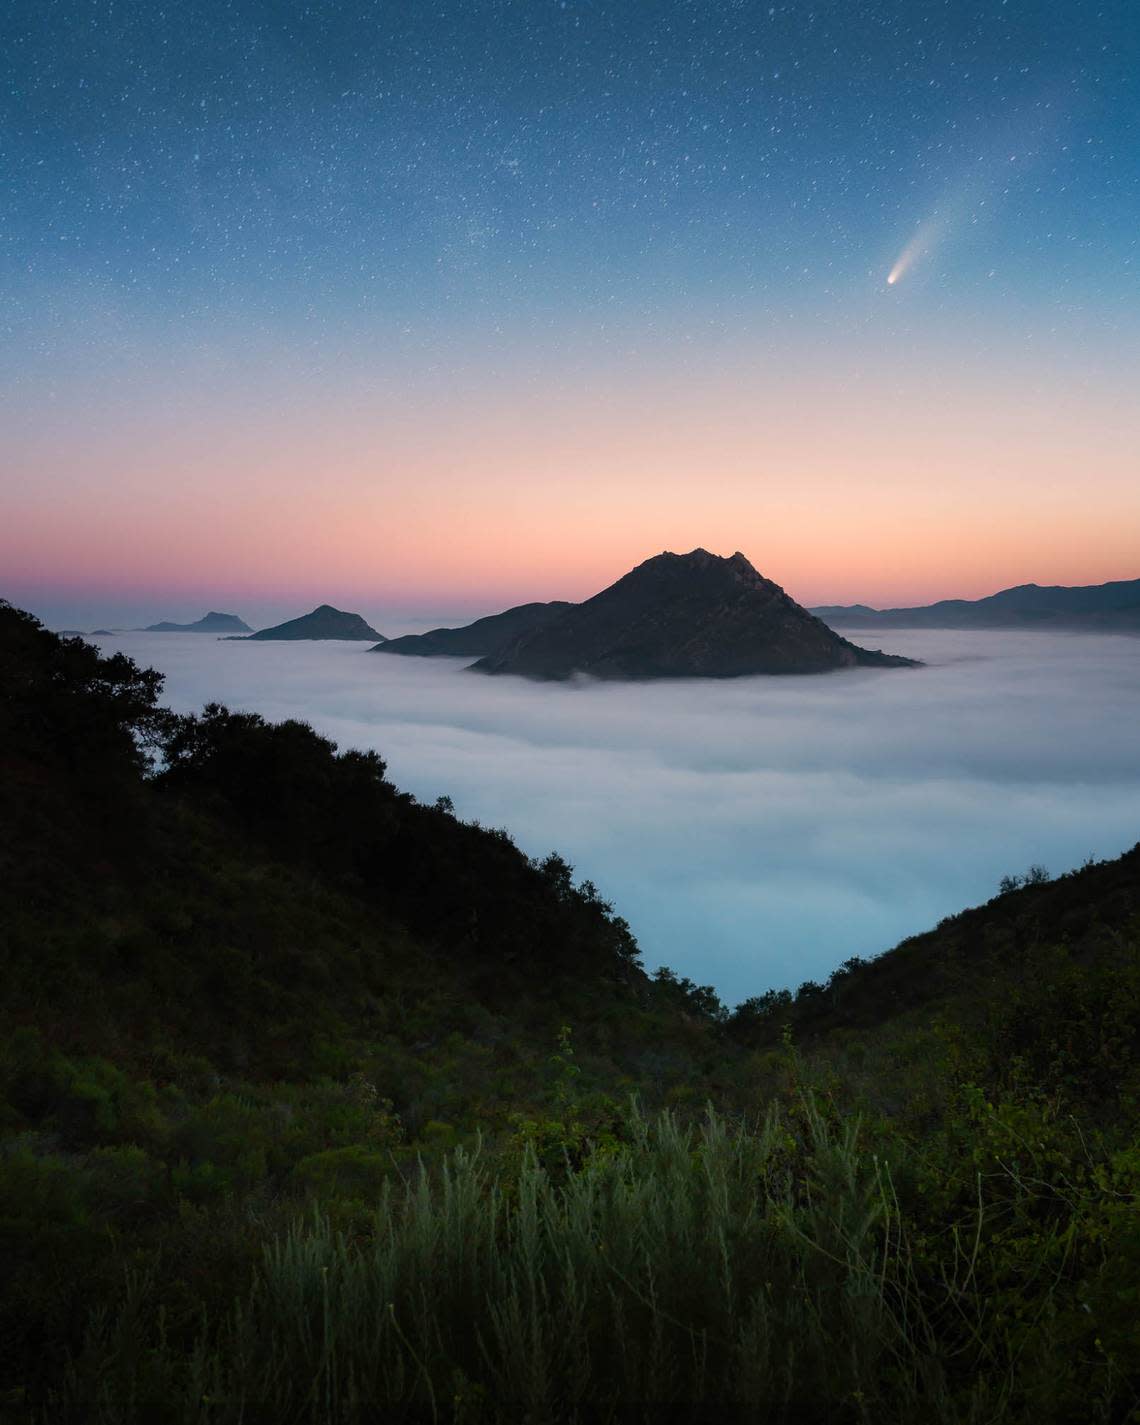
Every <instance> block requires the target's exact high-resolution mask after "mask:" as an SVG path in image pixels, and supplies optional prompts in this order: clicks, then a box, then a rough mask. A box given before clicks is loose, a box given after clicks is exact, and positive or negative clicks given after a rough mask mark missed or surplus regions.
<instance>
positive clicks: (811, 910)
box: [103, 630, 1140, 1002]
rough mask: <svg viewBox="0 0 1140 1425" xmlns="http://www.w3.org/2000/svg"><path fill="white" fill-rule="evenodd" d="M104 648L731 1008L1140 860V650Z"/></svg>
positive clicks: (169, 644) (929, 646)
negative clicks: (352, 773) (668, 652)
mask: <svg viewBox="0 0 1140 1425" xmlns="http://www.w3.org/2000/svg"><path fill="white" fill-rule="evenodd" d="M394 631H396V632H398V631H399V630H394ZM854 637H855V639H856V641H859V637H858V635H854ZM881 637H882V635H880V634H875V635H872V636H871V638H870V639H864V640H863V641H864V642H868V643H870V644H871V646H874V644H877V643H878V642H879V641H880V639H881ZM872 639H873V642H872ZM103 642H104V646H106V647H115V648H120V649H123V650H124V651H126V652H128V653H130V654H131V656H132V657H134V658H136V659H137V660H138V661H140V662H142V663H146V664H150V665H153V666H155V667H158V668H160V669H162V670H163V672H165V673H166V675H167V685H166V698H167V701H168V702H169V703H170V704H171V705H172V706H175V707H177V708H179V709H188V708H196V707H198V706H200V705H201V704H202V703H203V702H205V701H209V700H217V701H221V702H225V703H228V704H229V705H230V706H232V707H242V708H249V709H255V710H257V711H258V712H261V713H263V714H265V715H266V716H267V717H270V718H274V719H276V718H283V717H301V718H304V719H306V720H308V721H309V722H311V723H313V725H314V726H316V727H317V728H318V729H319V730H320V731H322V732H324V733H325V734H327V735H329V736H331V737H334V738H335V739H336V740H337V741H338V742H339V743H340V744H341V745H342V746H346V747H347V746H355V747H374V748H376V749H378V750H379V751H380V752H381V753H382V755H383V756H384V757H385V758H386V759H387V762H388V765H389V769H390V775H391V776H392V777H393V779H394V780H395V781H396V782H397V784H398V785H399V786H401V787H403V788H404V789H406V790H408V791H411V792H414V793H415V794H416V795H417V796H419V797H421V798H422V799H424V800H434V799H435V798H436V797H437V796H440V795H443V794H447V795H449V796H451V797H452V798H453V800H454V802H455V808H456V812H457V814H458V815H460V816H462V817H463V818H465V819H468V820H470V819H478V820H480V821H482V822H483V823H484V824H486V825H493V826H505V827H507V828H508V829H509V830H510V831H511V832H512V834H513V835H514V837H515V839H516V840H517V841H518V843H519V844H520V845H521V846H522V847H523V848H524V849H525V850H526V851H527V852H529V853H531V854H542V853H545V852H546V851H548V850H551V849H557V850H559V851H561V852H562V853H563V854H564V855H565V856H566V857H567V859H568V860H570V861H572V862H573V863H574V865H575V866H576V868H577V871H578V874H579V875H580V876H582V877H587V876H588V877H590V878H591V879H592V880H594V881H595V882H596V883H597V884H598V886H599V887H600V888H601V890H602V891H603V893H604V894H605V895H607V896H608V897H609V898H611V899H612V900H613V901H614V902H615V903H616V905H617V907H618V909H619V910H620V912H621V913H622V914H623V915H625V916H626V918H627V919H628V920H629V921H630V923H631V924H632V926H633V929H634V931H635V933H636V934H637V936H638V939H639V940H640V942H641V946H642V950H643V952H644V956H645V961H646V964H647V965H648V966H650V967H653V966H655V965H657V964H661V963H666V964H670V965H672V966H673V967H674V968H675V969H677V970H678V971H679V972H681V973H683V974H687V975H691V976H692V977H693V978H694V979H696V980H698V981H700V982H702V983H712V984H714V985H715V986H716V987H717V989H718V991H719V992H720V993H721V995H722V997H724V998H725V999H726V1000H728V1001H729V1002H735V1001H737V1000H739V999H742V998H744V997H745V996H747V995H749V994H755V993H759V992H760V991H762V990H764V989H767V988H769V987H771V986H779V985H793V984H796V983H798V982H799V981H801V980H803V979H806V978H822V977H824V976H826V974H827V973H828V972H829V971H830V970H831V969H832V968H834V967H835V966H836V965H837V964H839V963H840V962H841V961H842V960H844V959H846V958H847V957H848V956H849V955H855V954H861V955H866V954H874V953H875V952H877V951H879V950H883V949H886V948H887V947H889V946H890V945H893V944H895V943H896V942H897V941H898V940H899V939H901V938H902V937H903V936H905V935H908V934H911V933H913V932H915V931H920V930H923V929H926V928H927V927H929V926H931V925H932V924H934V923H935V922H936V921H937V920H939V919H940V918H941V917H942V916H944V915H947V914H949V913H952V912H954V911H957V910H960V909H962V908H963V907H964V906H966V905H971V904H977V903H978V902H980V901H983V900H986V899H988V898H989V897H990V896H991V895H992V894H994V892H995V891H996V889H997V883H998V881H999V879H1000V878H1001V876H1002V875H1004V874H1005V873H1007V872H1017V871H1023V870H1025V868H1026V867H1027V866H1028V865H1029V864H1030V863H1032V862H1040V863H1042V864H1043V865H1045V866H1046V867H1047V868H1048V869H1049V870H1050V871H1053V872H1060V871H1063V870H1067V869H1068V868H1070V867H1071V866H1073V865H1076V864H1079V863H1080V862H1081V861H1083V860H1084V859H1085V858H1086V857H1088V856H1090V855H1094V856H1098V857H1100V856H1114V855H1116V854H1118V853H1119V852H1121V851H1123V850H1125V849H1126V848H1127V847H1129V846H1131V845H1133V844H1134V843H1135V842H1136V841H1137V840H1138V839H1140V739H1138V738H1137V737H1136V731H1135V728H1136V709H1137V707H1138V706H1140V641H1137V640H1135V639H1129V638H1124V637H1094V636H1077V635H1056V634H1043V633H1032V634H1022V633H985V632H982V633H979V632H969V633H965V632H962V633H959V632H945V631H941V630H937V631H926V630H923V631H913V632H892V634H891V640H890V651H891V652H897V653H907V654H910V655H912V656H914V657H918V658H922V659H925V660H927V663H928V665H929V666H927V667H926V668H923V669H919V670H915V671H894V672H881V671H852V672H843V673H836V674H831V675H827V676H822V677H810V678H750V679H741V680H735V681H731V682H670V683H648V684H605V685H596V684H595V685H574V686H567V685H546V684H533V683H528V682H524V681H522V680H519V679H516V678H498V679H492V678H486V677H482V676H479V675H476V674H471V673H467V672H466V671H464V667H463V663H462V662H455V661H452V660H446V661H442V660H427V659H416V658H400V657H395V656H391V655H384V654H369V653H367V652H366V651H365V649H366V645H363V644H305V643H301V644H297V643H291V644H273V643H267V644H261V645H258V644H245V643H225V642H218V641H215V640H213V639H210V638H206V637H190V636H188V635H178V634H173V635H150V634H134V635H125V636H123V637H121V638H116V639H113V640H112V639H107V640H104V641H103Z"/></svg>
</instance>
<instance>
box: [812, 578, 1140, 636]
mask: <svg viewBox="0 0 1140 1425" xmlns="http://www.w3.org/2000/svg"><path fill="white" fill-rule="evenodd" d="M812 613H813V614H815V615H816V617H817V618H821V619H823V621H824V622H825V623H827V624H832V625H835V626H842V627H848V628H878V627H883V628H1041V629H1050V628H1059V629H1074V630H1083V631H1087V632H1089V633H1098V632H1104V633H1140V579H1124V580H1118V581H1116V582H1114V583H1109V584H1087V585H1077V586H1074V587H1072V588H1066V587H1064V586H1060V585H1054V586H1048V587H1043V586H1041V585H1039V584H1019V585H1018V586H1017V587H1016V588H1014V589H1002V590H1001V591H1000V592H999V593H996V594H990V595H989V597H988V598H984V599H942V600H940V601H939V602H938V603H936V604H925V605H921V606H919V607H916V608H906V609H873V608H869V607H868V606H867V605H866V604H840V605H835V604H829V605H825V606H822V607H820V608H814V609H812Z"/></svg>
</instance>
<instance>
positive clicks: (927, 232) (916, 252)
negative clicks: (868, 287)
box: [887, 216, 947, 287]
mask: <svg viewBox="0 0 1140 1425" xmlns="http://www.w3.org/2000/svg"><path fill="white" fill-rule="evenodd" d="M946 227H947V223H946V219H945V218H943V217H941V216H935V217H933V218H930V219H929V220H928V221H927V222H925V223H923V224H922V226H921V227H920V228H919V229H918V231H917V232H916V233H915V235H914V236H913V237H912V238H911V240H910V242H908V243H907V245H906V246H905V247H904V248H903V250H902V252H900V253H899V255H898V257H897V258H896V259H895V265H894V266H893V267H892V268H891V270H890V271H889V272H888V273H887V286H888V287H894V286H895V284H896V283H898V282H900V281H901V280H902V278H904V277H905V276H906V274H907V273H908V272H909V271H910V270H911V268H912V267H913V266H914V265H915V263H916V262H918V261H919V259H920V258H923V257H925V256H926V255H927V253H928V252H930V250H931V248H933V247H934V246H935V244H936V243H938V242H939V241H940V240H941V238H942V237H943V236H944V235H945V232H946Z"/></svg>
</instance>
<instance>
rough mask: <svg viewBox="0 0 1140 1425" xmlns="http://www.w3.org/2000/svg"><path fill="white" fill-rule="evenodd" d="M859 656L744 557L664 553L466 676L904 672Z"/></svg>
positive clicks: (902, 663) (899, 663) (892, 659)
mask: <svg viewBox="0 0 1140 1425" xmlns="http://www.w3.org/2000/svg"><path fill="white" fill-rule="evenodd" d="M916 666H918V665H917V664H916V662H915V660H913V659H910V658H901V657H898V656H895V655H892V654H887V653H880V652H878V651H876V650H870V649H866V648H860V647H858V646H857V645H856V644H854V643H850V642H848V640H847V639H845V638H842V637H840V635H839V634H837V633H835V632H834V631H833V630H832V629H830V628H828V627H827V625H826V624H824V623H822V622H821V621H820V620H819V619H818V618H815V617H814V616H813V615H812V614H810V613H808V611H807V609H805V608H802V607H801V606H800V605H799V604H797V603H796V602H795V600H794V599H792V598H790V597H789V596H788V595H787V594H786V593H785V592H784V591H783V589H781V588H780V586H779V585H778V584H774V583H772V581H771V580H770V579H765V578H764V577H763V576H762V575H761V574H759V573H758V572H757V570H756V569H754V568H753V566H752V565H751V564H750V563H749V561H748V560H747V559H746V558H745V557H744V555H743V554H740V553H736V554H733V555H732V556H731V557H729V558H721V557H719V556H717V555H715V554H710V553H709V552H708V551H707V550H705V549H694V550H692V551H691V552H690V553H688V554H671V553H664V554H659V555H657V556H655V557H654V558H652V559H647V560H646V561H645V563H643V564H639V565H638V566H637V568H636V569H633V570H631V571H630V573H628V574H626V575H625V577H624V578H622V579H619V580H618V581H617V583H616V584H611V585H610V587H609V588H608V589H603V590H602V592H601V593H600V594H595V595H594V597H593V598H592V599H587V600H586V602H585V603H582V604H574V605H571V606H570V608H568V609H567V610H566V611H565V612H564V613H562V614H561V615H560V616H559V617H558V618H556V619H553V620H551V621H548V622H546V623H544V624H543V625H542V626H541V627H539V628H536V629H534V630H532V631H531V632H529V633H524V634H523V635H521V636H520V637H519V638H517V639H515V640H514V641H513V642H511V643H509V644H507V645H506V646H505V647H504V648H502V649H500V650H499V651H498V652H497V653H494V654H491V655H489V656H487V657H484V658H481V659H480V660H479V661H478V662H477V663H475V664H474V665H473V667H474V668H475V669H476V670H478V671H479V672H483V673H518V674H522V675H523V676H524V677H529V678H540V679H565V678H570V677H573V676H574V675H575V674H585V675H588V676H589V677H593V678H605V679H647V678H735V677H745V676H748V675H750V674H761V673H763V674H776V673H827V672H831V671H833V670H835V669H838V668H913V667H916Z"/></svg>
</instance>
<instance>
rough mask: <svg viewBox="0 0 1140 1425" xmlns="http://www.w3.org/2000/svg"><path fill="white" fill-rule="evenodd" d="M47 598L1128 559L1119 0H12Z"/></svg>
mask: <svg viewBox="0 0 1140 1425" xmlns="http://www.w3.org/2000/svg"><path fill="white" fill-rule="evenodd" d="M0 41H2V43H0V55H2V57H3V58H2V63H3V65H4V71H3V84H2V89H0V104H2V108H3V113H2V127H0V134H2V138H0V192H2V193H3V194H4V198H3V204H2V207H0V402H2V405H0V500H2V505H0V514H2V516H3V517H2V519H0V569H2V570H3V571H4V573H5V588H4V590H3V592H4V593H5V594H6V595H7V596H8V597H10V598H13V599H16V600H17V601H19V602H21V603H24V604H26V605H27V606H29V607H32V608H33V609H35V610H36V611H37V612H42V613H43V615H44V616H45V617H48V618H55V619H57V620H58V619H60V618H63V619H67V620H76V619H80V620H81V619H83V618H89V619H90V618H93V619H99V620H113V619H115V618H120V619H128V618H130V617H133V616H134V615H135V614H136V613H138V614H140V615H141V614H153V615H154V616H155V617H159V616H175V617H178V616H186V617H193V616H197V615H198V614H200V613H201V612H202V611H204V609H205V608H207V607H212V608H213V607H220V608H229V607H234V608H235V609H236V610H237V611H238V612H241V613H243V614H246V616H248V617H250V618H251V619H256V618H258V617H259V616H264V617H268V616H269V615H270V614H276V613H282V614H285V613H296V612H298V611H300V610H301V608H302V607H303V606H311V605H312V604H313V603H315V602H317V601H326V600H327V601H329V602H333V603H336V604H338V605H340V606H341V607H349V608H360V609H362V610H363V611H364V612H366V613H368V614H372V615H375V616H377V617H380V616H382V615H384V614H385V613H386V612H388V611H395V612H396V613H403V614H406V615H407V616H409V617H412V616H417V615H420V614H422V615H423V616H425V617H430V616H431V615H433V614H435V613H440V614H445V613H450V612H458V611H470V612H485V611H487V610H489V609H491V608H494V607H501V606H502V605H503V604H504V603H505V602H510V601H517V600H519V599H523V598H540V597H541V598H551V597H568V598H576V597H582V596H585V595H588V594H589V593H591V592H594V591H595V590H596V589H597V588H599V587H601V586H602V585H603V584H605V583H608V582H610V581H611V580H612V579H613V578H615V577H617V576H618V575H619V574H620V573H622V572H624V570H625V569H626V568H628V567H629V566H630V565H632V564H634V563H636V562H638V561H640V560H641V559H643V558H646V557H648V556H649V555H651V554H654V553H656V552H658V551H659V550H661V549H663V548H672V549H689V548H692V547H694V546H696V545H698V544H702V545H705V546H706V547H709V548H712V549H714V550H716V551H717V552H720V553H731V552H732V551H733V550H735V549H742V550H743V551H744V552H745V553H746V554H748V555H749V557H750V558H752V560H753V562H754V563H755V564H756V565H757V566H758V567H759V568H760V569H761V571H762V572H764V573H765V574H767V575H768V576H769V577H772V578H774V579H776V580H777V581H778V582H780V583H781V584H783V585H784V586H785V587H786V588H788V590H789V592H791V593H792V594H793V595H794V596H795V597H797V598H799V599H800V600H801V601H802V602H805V603H821V602H840V601H842V602H853V601H856V600H858V601H864V602H869V603H873V604H891V603H909V602H922V601H926V600H929V599H933V598H938V597H943V596H950V595H960V596H967V597H975V596H978V595H981V594H984V593H987V592H991V591H992V590H994V589H996V588H999V587H1002V586H1005V585H1008V584H1012V583H1019V582H1025V581H1029V580H1036V581H1037V582H1041V583H1054V582H1056V583H1091V582H1099V581H1101V580H1106V579H1111V578H1128V577H1136V576H1137V575H1140V399H1138V398H1137V392H1138V390H1140V160H1138V154H1140V13H1138V11H1137V8H1136V5H1135V3H1134V0H1106V3H1103V4H1099V3H1084V0H1074V3H1068V4H1063V5H1061V4H1058V3H1056V0H950V3H913V0H879V3H875V4H866V3H860V0H821V2H820V3H817V4H811V3H802V4H780V5H767V4H763V3H760V4H754V3H745V0H465V3H461V4H460V3H455V0H435V3H428V0H384V2H383V3H382V2H381V0H369V3H365V0H323V3H312V4H302V3H297V2H296V0H184V3H180V4H173V3H171V4H163V3H162V0H55V3H53V4H51V5H45V4H44V3H43V0H7V3H6V4H5V6H4V9H3V15H2V18H0Z"/></svg>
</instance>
